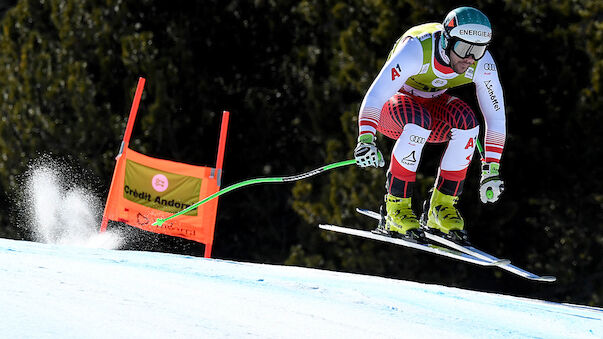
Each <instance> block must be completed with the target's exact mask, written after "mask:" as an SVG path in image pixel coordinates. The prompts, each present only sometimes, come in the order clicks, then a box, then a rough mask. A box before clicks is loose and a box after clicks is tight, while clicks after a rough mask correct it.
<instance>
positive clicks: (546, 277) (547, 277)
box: [538, 275, 557, 282]
mask: <svg viewBox="0 0 603 339" xmlns="http://www.w3.org/2000/svg"><path fill="white" fill-rule="evenodd" d="M538 281H545V282H555V281H557V278H556V277H553V276H552V275H543V276H542V277H540V279H538Z"/></svg>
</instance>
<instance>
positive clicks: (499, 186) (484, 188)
mask: <svg viewBox="0 0 603 339" xmlns="http://www.w3.org/2000/svg"><path fill="white" fill-rule="evenodd" d="M499 167H500V165H499V164H497V163H495V162H484V163H482V180H481V181H480V184H479V198H480V200H481V201H482V203H484V204H485V203H488V202H495V201H497V200H498V197H499V196H500V195H501V194H502V192H503V190H504V189H505V184H504V182H503V181H502V180H501V179H500V176H499V172H498V169H499Z"/></svg>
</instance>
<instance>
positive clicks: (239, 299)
mask: <svg viewBox="0 0 603 339" xmlns="http://www.w3.org/2000/svg"><path fill="white" fill-rule="evenodd" d="M0 337H2V338H222V337H232V338H240V337H260V338H303V337H307V338H390V337H391V338H501V337H504V338H507V337H511V338H517V337H521V338H525V337H529V338H532V337H533V338H603V309H599V308H589V307H582V306H577V305H566V304H558V303H552V302H546V301H539V300H530V299H525V298H517V297H510V296H504V295H496V294H488V293H480V292H474V291H467V290H461V289H455V288H447V287H443V286H437V285H427V284H420V283H413V282H406V281H397V280H392V279H384V278H378V277H371V276H363V275H354V274H344V273H336V272H329V271H321V270H315V269H306V268H299V267H285V266H275V265H261V264H250V263H240V262H232V261H223V260H215V259H204V258H197V257H189V256H181V255H173V254H164V253H150V252H134V251H117V250H109V249H99V248H90V247H78V246H72V245H57V244H42V243H35V242H26V241H14V240H6V239H0Z"/></svg>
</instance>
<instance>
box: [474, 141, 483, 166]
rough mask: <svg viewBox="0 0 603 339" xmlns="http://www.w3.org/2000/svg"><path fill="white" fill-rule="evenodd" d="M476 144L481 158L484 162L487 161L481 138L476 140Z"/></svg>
mask: <svg viewBox="0 0 603 339" xmlns="http://www.w3.org/2000/svg"><path fill="white" fill-rule="evenodd" d="M475 144H476V145H477V151H478V152H479V157H480V158H481V160H482V162H484V161H485V160H486V157H485V156H484V149H483V148H482V144H481V143H480V142H479V138H475Z"/></svg>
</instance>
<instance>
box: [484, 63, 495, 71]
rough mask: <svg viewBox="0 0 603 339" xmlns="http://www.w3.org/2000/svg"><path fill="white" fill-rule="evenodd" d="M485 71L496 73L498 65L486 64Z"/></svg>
mask: <svg viewBox="0 0 603 339" xmlns="http://www.w3.org/2000/svg"><path fill="white" fill-rule="evenodd" d="M484 70H486V71H494V72H496V65H494V64H484Z"/></svg>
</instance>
